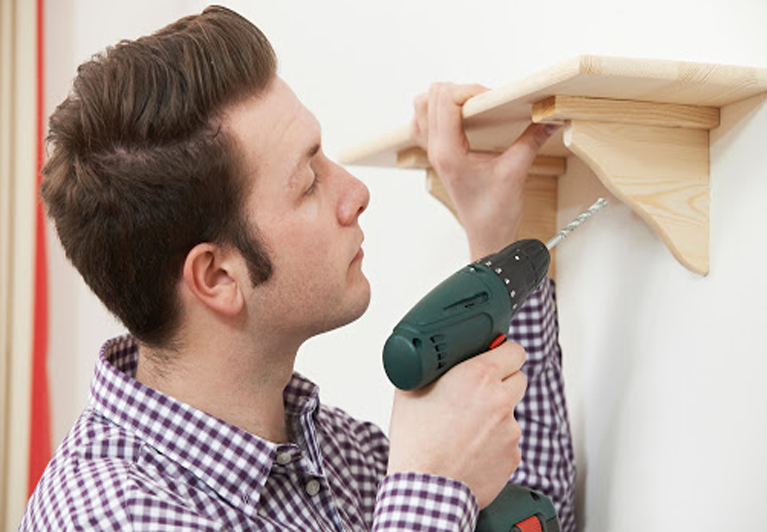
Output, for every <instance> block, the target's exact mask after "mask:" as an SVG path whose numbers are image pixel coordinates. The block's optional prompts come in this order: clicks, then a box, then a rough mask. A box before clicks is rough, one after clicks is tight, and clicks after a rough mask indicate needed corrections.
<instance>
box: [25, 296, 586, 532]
mask: <svg viewBox="0 0 767 532" xmlns="http://www.w3.org/2000/svg"><path fill="white" fill-rule="evenodd" d="M550 294H551V290H550V289H549V290H546V289H544V290H543V291H541V292H539V294H536V295H535V296H533V297H532V298H531V299H530V300H529V303H528V304H527V305H526V307H525V308H523V310H522V311H520V313H519V315H518V316H517V317H516V318H515V321H518V322H520V326H519V328H518V329H515V334H516V335H521V336H520V337H519V338H517V337H516V336H515V338H514V339H515V340H518V341H519V340H522V343H523V344H524V341H528V340H530V339H532V341H533V344H530V345H531V346H532V347H533V350H535V349H538V350H542V349H553V346H556V320H555V319H554V318H553V317H551V314H552V312H553V310H552V309H553V307H552V306H551V299H550V297H551V296H550ZM547 298H548V299H547ZM533 301H536V302H535V303H533ZM541 318H543V319H541ZM542 326H543V327H544V329H545V331H542V330H541V327H542ZM552 328H553V329H552ZM542 332H546V333H547V334H543V335H542V334H541V333H542ZM552 353H554V354H556V356H555V357H554V358H556V364H554V363H553V362H549V363H543V362H542V363H541V365H542V366H543V368H542V369H540V370H537V372H538V373H539V374H540V375H548V377H546V378H545V381H546V382H547V383H549V381H551V382H556V383H557V385H556V387H554V388H552V389H551V392H553V393H557V394H560V396H557V397H553V398H549V397H545V396H546V394H547V392H545V391H544V390H539V391H538V392H534V390H536V388H535V384H534V382H533V381H534V380H535V378H539V377H533V378H531V379H530V381H531V391H533V393H529V394H528V396H529V397H532V398H534V403H535V404H531V405H527V406H526V407H522V406H520V407H519V410H518V412H520V416H521V417H522V420H521V422H523V426H524V427H527V430H528V431H531V432H529V433H525V436H524V439H523V453H527V452H529V453H532V454H531V455H530V456H526V457H525V461H524V462H523V465H522V467H521V468H520V471H519V472H518V473H516V475H517V477H518V478H519V479H520V480H525V481H526V482H528V483H532V485H534V486H535V487H538V488H540V489H542V490H543V491H544V492H546V493H548V494H550V495H551V496H552V497H553V498H554V501H555V503H557V504H558V509H559V511H560V513H561V512H563V510H566V511H568V512H570V513H569V514H568V515H571V514H572V510H571V508H572V506H571V498H572V480H573V477H572V465H571V464H572V456H571V454H572V453H571V452H570V453H569V454H566V455H564V456H562V457H559V456H553V454H554V453H557V452H561V451H562V450H563V449H564V450H569V432H568V431H567V418H566V413H565V412H564V401H563V398H562V397H561V380H560V379H559V377H558V368H559V362H558V361H559V358H558V356H559V355H558V354H559V351H558V349H556V350H555V351H552ZM137 354H138V346H137V344H136V342H135V340H134V339H133V338H132V337H131V336H123V337H119V338H116V339H113V340H110V341H109V342H107V343H106V344H105V345H104V347H103V348H102V350H101V354H100V357H99V360H98V362H97V365H96V371H95V376H94V378H93V382H92V385H91V395H90V401H89V406H88V408H86V410H85V411H84V412H83V414H82V415H81V417H80V418H79V419H78V421H77V422H76V423H75V426H74V427H73V429H72V430H71V432H70V433H69V435H68V436H67V437H66V439H65V440H64V442H63V443H62V445H61V447H60V448H59V449H58V450H57V451H56V454H55V456H54V458H53V460H52V461H51V463H50V464H49V465H48V468H47V469H46V471H45V473H44V474H43V477H42V479H41V480H40V482H39V484H38V486H37V489H36V490H35V492H34V494H33V495H32V498H31V499H30V501H29V504H28V506H27V511H26V514H25V516H24V518H23V520H22V522H21V525H20V528H19V530H21V531H28V530H38V531H42V530H45V531H49V530H146V531H170V530H174V531H181V530H199V531H213V530H232V531H238V530H261V531H278V530H279V531H296V532H298V531H301V532H304V531H342V530H346V531H358V530H359V531H362V530H374V531H379V532H383V531H393V530H397V531H410V530H412V531H415V530H419V531H426V532H438V531H466V532H470V531H471V530H473V528H474V526H475V523H476V517H477V511H478V510H477V504H476V499H475V498H474V496H473V495H472V493H471V491H470V490H469V489H468V487H467V486H466V485H465V484H463V483H461V482H458V481H455V480H451V479H447V478H443V477H439V476H434V475H426V474H419V473H397V474H393V475H388V476H387V475H386V462H387V455H388V441H387V439H386V436H385V435H384V434H383V433H382V432H381V430H380V429H378V428H377V427H376V426H374V425H372V424H370V423H365V422H361V421H357V420H355V419H353V418H351V417H350V416H348V415H347V414H345V413H344V412H342V411H341V410H338V409H335V408H331V407H327V406H324V405H321V404H320V402H319V397H318V390H317V388H316V386H315V385H313V384H312V383H311V382H309V381H308V380H306V379H305V378H303V377H302V376H300V375H298V374H294V376H293V378H292V379H291V381H290V383H289V384H288V386H287V387H286V389H285V392H284V398H285V406H286V416H287V419H288V421H289V423H290V428H291V431H292V434H293V435H294V443H287V444H276V443H272V442H268V441H265V440H263V439H261V438H258V437H257V436H254V435H253V434H250V433H248V432H246V431H243V430H241V429H239V428H237V427H234V426H232V425H230V424H228V423H225V422H224V421H221V420H219V419H217V418H215V417H213V416H210V415H208V414H206V413H204V412H202V411H200V410H197V409H195V408H193V407H191V406H189V405H186V404H184V403H182V402H180V401H177V400H175V399H173V398H171V397H168V396H166V395H164V394H162V393H160V392H158V391H156V390H154V389H152V388H149V387H147V386H144V385H143V384H141V383H139V382H137V381H136V380H134V379H133V376H134V375H135V371H136V364H137ZM531 355H533V356H531ZM528 356H529V357H530V358H529V362H528V365H529V366H530V368H531V369H532V368H533V367H534V366H535V360H536V358H535V355H534V354H533V353H531V351H530V349H528ZM538 358H544V355H541V356H540V357H538ZM535 367H537V366H535ZM547 385H548V384H547ZM541 394H543V396H544V397H543V398H542V396H541ZM549 404H551V405H555V406H548V405H549ZM563 415H564V416H565V417H562V416H563ZM533 420H535V422H533ZM552 434H553V435H555V436H556V440H555V441H551V442H550V443H544V440H545V439H546V438H550V437H551V435H552ZM525 449H526V450H525ZM565 466H567V467H565ZM560 470H562V471H565V472H566V474H565V473H563V472H562V471H560ZM567 482H570V484H567ZM562 501H565V502H564V506H563V503H562ZM566 522H570V521H569V520H568V521H564V520H563V524H564V523H566ZM563 530H566V531H568V530H571V529H569V528H567V527H565V528H563Z"/></svg>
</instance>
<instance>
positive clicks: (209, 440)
mask: <svg viewBox="0 0 767 532" xmlns="http://www.w3.org/2000/svg"><path fill="white" fill-rule="evenodd" d="M137 364H138V343H137V342H136V340H135V339H134V338H133V337H132V336H131V335H125V336H120V337H118V338H114V339H112V340H109V341H108V342H106V343H105V344H104V345H103V347H102V348H101V352H100V354H99V359H98V362H97V363H96V370H95V374H94V377H93V381H92V383H91V393H90V403H91V405H92V407H93V408H94V409H95V410H96V411H98V412H99V413H100V414H101V415H103V416H104V417H106V418H107V419H108V420H110V421H112V422H114V423H116V424H117V425H119V426H121V427H123V428H125V429H127V430H129V431H131V432H132V433H134V434H136V435H137V436H138V437H139V438H141V439H142V440H143V441H144V442H146V443H147V444H148V445H149V446H151V447H153V448H154V449H156V450H157V451H159V452H160V453H162V454H163V455H165V456H166V457H168V458H170V459H171V460H173V461H175V462H176V463H178V464H180V465H181V466H183V467H184V468H186V469H188V470H189V471H191V472H192V473H193V474H195V475H196V476H197V477H198V478H200V479H201V480H203V481H204V482H205V483H206V484H208V485H209V486H210V487H211V488H212V489H213V490H215V491H216V492H217V493H219V494H220V495H221V496H222V497H224V498H226V499H229V500H232V499H233V498H235V497H236V498H238V499H249V500H251V501H253V502H254V503H257V502H258V498H259V497H260V494H261V491H262V490H263V487H264V484H265V483H266V481H267V479H268V477H269V473H270V471H271V469H272V465H273V463H274V460H275V457H276V454H277V451H278V449H279V448H280V447H281V445H279V444H276V443H273V442H270V441H267V440H264V439H262V438H259V437H258V436H255V435H253V434H251V433H249V432H247V431H244V430H242V429H240V428H238V427H235V426H234V425H231V424H229V423H226V422H225V421H222V420H220V419H218V418H216V417H214V416H211V415H209V414H206V413H205V412H203V411H201V410H198V409H197V408H194V407H192V406H190V405H188V404H186V403H183V402H181V401H178V400H176V399H174V398H172V397H169V396H167V395H165V394H163V393H161V392H159V391H157V390H155V389H153V388H150V387H148V386H146V385H144V384H142V383H140V382H138V381H137V380H135V378H134V376H135V374H136V368H137ZM284 398H285V409H286V414H287V415H289V416H293V415H299V416H303V415H306V414H311V413H312V412H313V411H314V410H316V408H317V407H318V405H319V393H318V389H317V386H316V385H314V384H313V383H312V382H311V381H309V380H307V379H305V378H304V377H302V376H300V375H299V374H297V373H294V374H293V377H292V378H291V380H290V382H289V383H288V386H287V387H286V388H285V392H284Z"/></svg>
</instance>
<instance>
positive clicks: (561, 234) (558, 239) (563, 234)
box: [546, 198, 607, 251]
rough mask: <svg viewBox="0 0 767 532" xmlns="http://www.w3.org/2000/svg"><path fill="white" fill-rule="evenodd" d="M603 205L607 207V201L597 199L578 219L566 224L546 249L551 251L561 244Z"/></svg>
mask: <svg viewBox="0 0 767 532" xmlns="http://www.w3.org/2000/svg"><path fill="white" fill-rule="evenodd" d="M605 205H607V200H606V199H604V198H599V199H598V200H597V201H596V202H595V203H594V205H592V206H591V207H589V208H588V210H587V211H586V212H584V213H582V214H580V215H578V217H577V218H576V219H575V220H573V221H572V222H570V223H569V224H567V227H565V228H564V229H562V230H561V231H560V232H559V233H557V234H556V235H554V238H552V239H551V240H549V241H548V242H547V243H546V247H547V248H548V249H549V251H550V250H551V248H553V247H554V246H556V245H557V244H559V243H560V242H562V241H563V240H564V239H565V238H567V235H569V234H570V233H572V232H573V231H574V230H575V228H576V227H578V226H579V225H581V224H582V223H583V222H585V221H586V220H588V219H589V218H591V217H592V216H594V214H595V213H596V212H597V211H599V209H601V208H602V207H604V206H605Z"/></svg>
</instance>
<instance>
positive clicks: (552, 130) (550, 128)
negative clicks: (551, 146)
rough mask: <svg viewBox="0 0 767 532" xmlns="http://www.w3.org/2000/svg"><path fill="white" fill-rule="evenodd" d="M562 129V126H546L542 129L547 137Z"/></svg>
mask: <svg viewBox="0 0 767 532" xmlns="http://www.w3.org/2000/svg"><path fill="white" fill-rule="evenodd" d="M561 127H562V124H546V125H545V126H544V127H543V129H544V131H546V133H547V134H548V135H552V134H554V133H556V132H557V130H558V129H559V128H561Z"/></svg>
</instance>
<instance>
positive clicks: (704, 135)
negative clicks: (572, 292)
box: [341, 56, 767, 275]
mask: <svg viewBox="0 0 767 532" xmlns="http://www.w3.org/2000/svg"><path fill="white" fill-rule="evenodd" d="M765 92H767V70H764V69H756V68H748V67H734V66H723V65H710V64H701V63H687V62H674V61H657V60H639V59H622V58H609V57H595V56H582V57H579V58H576V59H574V60H572V61H569V62H567V63H565V64H563V65H560V66H558V67H555V68H552V69H549V70H547V71H544V72H542V73H539V74H537V75H535V76H532V77H530V78H527V79H525V80H522V81H519V82H515V83H512V84H509V85H506V86H503V87H500V88H498V89H495V90H492V91H488V92H486V93H483V94H480V95H478V96H476V97H474V98H472V99H471V100H469V101H468V102H466V104H465V106H464V110H463V116H464V129H465V131H466V135H467V138H468V140H469V145H470V146H471V149H472V150H475V151H484V152H501V151H503V150H504V149H505V148H506V147H508V146H509V145H511V144H512V143H513V142H514V140H516V138H517V137H518V136H519V135H520V134H521V133H522V131H524V129H525V128H526V127H527V126H528V125H529V124H530V123H532V122H545V123H560V124H563V125H564V126H565V127H564V128H563V129H562V130H561V131H560V132H559V133H558V134H555V135H554V136H553V137H552V138H551V139H549V141H548V142H547V143H546V144H545V145H544V146H543V148H542V149H541V152H540V154H539V157H538V159H536V162H535V163H534V165H533V167H532V168H531V170H530V174H531V176H533V175H534V176H536V177H532V178H531V179H529V180H528V199H527V200H526V212H525V219H524V220H523V229H522V232H523V233H526V234H521V235H520V236H530V237H535V238H545V237H546V236H548V235H550V234H552V232H553V229H554V227H555V225H556V196H557V194H556V176H559V175H562V174H564V172H565V168H566V158H567V157H569V156H575V157H578V158H579V159H581V160H582V161H583V162H584V163H585V164H586V165H587V166H588V167H589V168H590V169H591V170H592V171H593V172H594V174H595V175H596V176H597V177H598V178H599V179H600V180H601V181H602V183H603V184H604V185H605V187H607V189H608V190H609V191H610V192H611V193H613V194H614V195H615V196H616V197H617V198H618V199H620V200H621V201H623V202H624V203H625V204H626V205H628V206H629V207H630V208H631V209H632V210H634V211H635V212H636V213H637V214H638V215H639V216H640V217H641V218H642V219H643V220H644V221H645V222H646V223H647V224H648V225H649V226H650V227H651V228H652V230H653V231H654V232H655V233H656V234H657V235H658V236H659V237H660V238H661V239H662V240H663V241H664V242H665V243H666V245H667V246H668V248H669V249H670V251H671V252H672V254H673V255H674V256H675V257H676V258H677V260H679V262H680V263H681V264H683V265H684V266H685V267H686V268H688V269H690V270H692V271H694V272H696V273H699V274H701V275H705V274H706V273H707V272H708V268H709V249H708V240H709V238H708V236H709V130H711V129H713V128H715V127H717V126H718V124H719V109H720V108H721V107H722V106H723V105H727V104H730V103H734V102H737V101H740V100H742V99H745V98H748V97H750V96H754V95H756V94H761V93H765ZM341 162H342V163H345V164H362V165H374V166H399V167H407V168H425V169H427V175H428V178H427V183H429V190H430V191H431V192H432V194H434V195H435V196H436V197H437V198H438V199H440V200H441V201H443V202H444V203H445V204H446V205H448V207H450V205H451V202H450V198H449V197H448V196H447V194H445V193H444V189H442V188H441V186H440V183H439V178H438V176H436V175H435V174H434V172H433V171H431V170H430V169H428V166H429V164H428V158H427V157H426V154H425V153H423V152H422V151H421V150H419V149H418V148H417V147H415V143H414V142H413V140H412V139H411V138H410V130H409V127H408V126H404V127H401V128H399V129H397V130H394V131H392V132H390V133H388V134H386V135H383V136H381V137H379V138H377V139H374V140H373V141H371V142H368V143H366V144H363V145H361V146H359V147H357V148H354V149H351V150H348V151H347V152H345V153H344V154H342V156H341ZM542 191H545V192H542ZM552 191H553V192H552Z"/></svg>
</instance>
